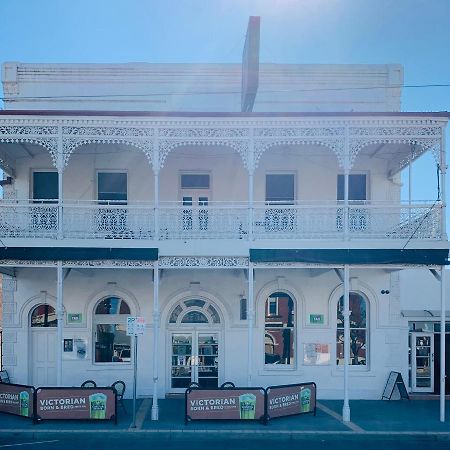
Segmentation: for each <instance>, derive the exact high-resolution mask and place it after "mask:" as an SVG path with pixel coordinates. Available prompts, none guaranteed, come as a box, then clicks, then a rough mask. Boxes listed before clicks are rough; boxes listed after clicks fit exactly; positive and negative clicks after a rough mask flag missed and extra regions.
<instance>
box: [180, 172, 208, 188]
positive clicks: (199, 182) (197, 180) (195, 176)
mask: <svg viewBox="0 0 450 450" xmlns="http://www.w3.org/2000/svg"><path fill="white" fill-rule="evenodd" d="M180 184H181V189H209V174H207V173H204V174H201V173H183V174H181V183H180Z"/></svg>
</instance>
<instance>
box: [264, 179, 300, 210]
mask: <svg viewBox="0 0 450 450" xmlns="http://www.w3.org/2000/svg"><path fill="white" fill-rule="evenodd" d="M274 175H277V176H280V175H284V176H292V177H293V182H294V186H293V189H294V192H293V194H294V195H293V198H292V199H290V200H279V201H277V200H268V199H267V177H268V176H274ZM296 201H297V172H296V171H268V172H266V173H265V175H264V202H265V203H266V205H280V206H283V205H295V203H296Z"/></svg>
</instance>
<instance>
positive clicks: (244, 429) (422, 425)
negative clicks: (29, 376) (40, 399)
mask: <svg viewBox="0 0 450 450" xmlns="http://www.w3.org/2000/svg"><path fill="white" fill-rule="evenodd" d="M151 405H152V402H151V400H150V399H144V400H138V403H137V406H138V408H137V420H136V428H130V425H131V422H132V401H131V400H125V406H126V410H127V412H125V411H124V409H123V408H122V407H120V406H119V407H118V424H117V425H115V424H114V423H113V422H110V421H105V422H100V421H43V422H40V423H39V424H36V425H34V424H33V423H32V421H30V420H27V419H24V418H21V417H16V416H10V415H6V414H0V433H2V434H3V435H5V434H17V433H21V434H23V433H25V434H27V433H31V434H33V435H35V434H36V433H43V434H46V435H51V434H54V433H77V434H78V433H111V434H115V433H121V434H122V433H135V434H136V433H147V434H161V435H167V436H170V437H173V438H176V437H177V436H178V437H180V436H186V435H195V436H197V437H200V436H202V435H203V436H205V435H206V436H212V435H218V436H220V435H221V436H224V435H227V436H238V435H245V436H247V438H255V439H257V438H261V437H264V439H266V438H272V437H273V438H275V437H276V438H281V437H286V438H290V439H292V438H296V437H301V436H303V437H305V436H306V435H331V434H339V435H346V436H349V437H350V436H351V435H354V436H358V435H371V436H373V437H375V436H395V435H399V436H400V435H409V436H411V435H417V436H440V437H441V438H443V439H449V440H450V401H447V405H446V407H447V411H448V413H449V414H448V418H447V420H446V422H444V423H441V422H440V421H439V402H438V401H435V400H398V401H369V400H354V401H351V402H350V407H351V416H352V421H351V422H350V423H344V422H343V421H342V417H341V410H342V401H338V400H321V401H319V402H318V405H317V406H318V408H317V415H316V416H314V415H312V414H304V415H299V416H290V417H283V418H278V419H273V420H271V421H270V422H269V424H268V425H262V424H260V423H259V422H256V421H255V422H253V421H252V422H250V421H248V422H246V421H193V422H190V423H189V424H188V425H185V424H184V400H183V399H165V400H159V418H160V420H159V421H152V420H151V414H150V413H151Z"/></svg>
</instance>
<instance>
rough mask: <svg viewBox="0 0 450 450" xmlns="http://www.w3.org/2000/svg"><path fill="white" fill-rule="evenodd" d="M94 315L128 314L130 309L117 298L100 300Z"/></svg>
mask: <svg viewBox="0 0 450 450" xmlns="http://www.w3.org/2000/svg"><path fill="white" fill-rule="evenodd" d="M95 314H128V315H129V314H130V307H129V306H128V304H127V303H126V302H125V301H124V300H122V299H121V298H119V297H108V298H105V299H104V300H102V301H101V302H100V303H99V304H98V305H97V308H96V310H95Z"/></svg>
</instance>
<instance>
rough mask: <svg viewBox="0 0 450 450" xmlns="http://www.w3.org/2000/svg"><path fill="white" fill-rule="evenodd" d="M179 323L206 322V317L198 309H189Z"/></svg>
mask: <svg viewBox="0 0 450 450" xmlns="http://www.w3.org/2000/svg"><path fill="white" fill-rule="evenodd" d="M181 323H208V318H207V317H206V316H205V315H204V314H203V313H201V312H200V311H189V312H188V313H186V314H185V315H184V317H183V318H182V319H181Z"/></svg>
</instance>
